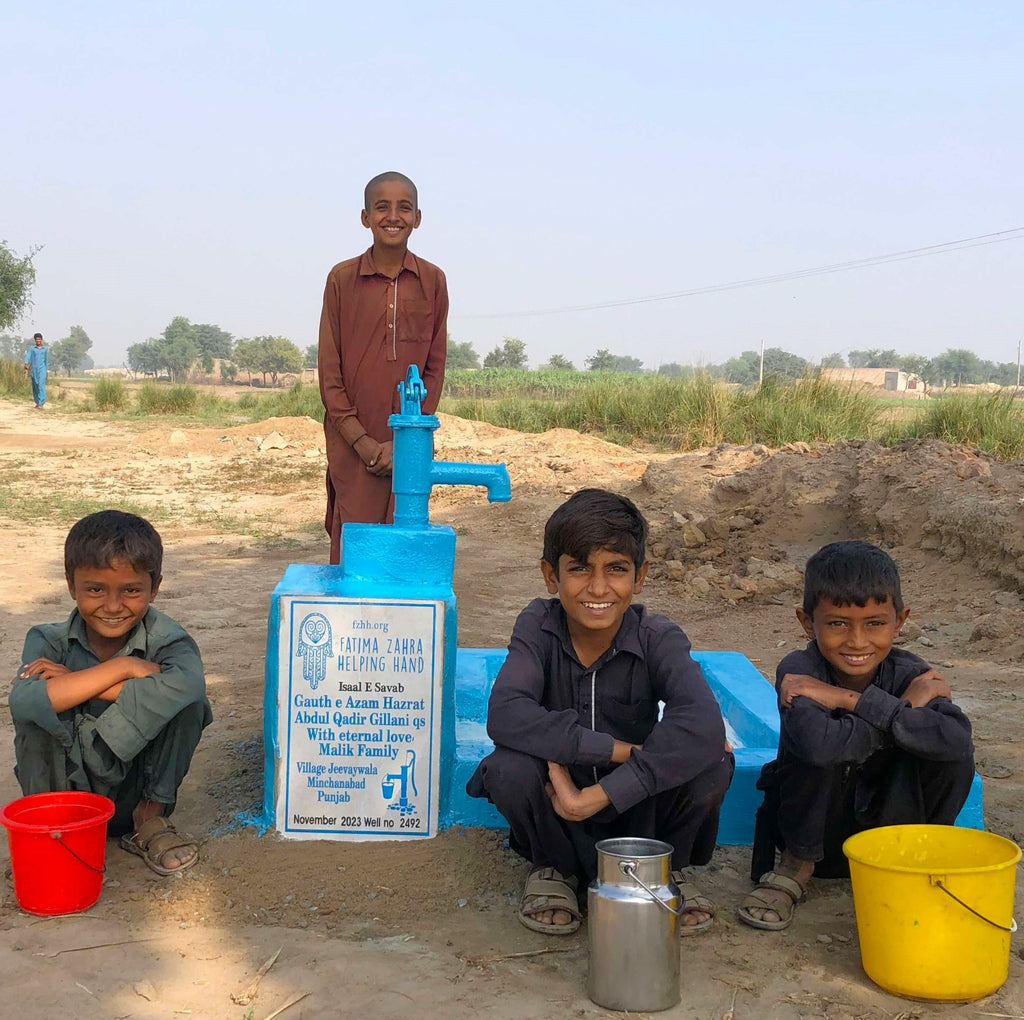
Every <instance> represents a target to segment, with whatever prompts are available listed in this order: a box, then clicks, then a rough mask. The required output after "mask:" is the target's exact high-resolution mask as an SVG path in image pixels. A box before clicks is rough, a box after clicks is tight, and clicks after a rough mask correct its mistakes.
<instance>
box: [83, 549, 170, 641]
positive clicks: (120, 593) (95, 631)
mask: <svg viewBox="0 0 1024 1020" xmlns="http://www.w3.org/2000/svg"><path fill="white" fill-rule="evenodd" d="M159 587H160V581H159V579H157V581H156V583H155V584H154V582H153V579H152V578H151V577H150V575H149V574H148V573H146V572H144V571H139V570H136V569H135V568H134V567H133V566H132V565H131V564H130V563H128V562H127V561H126V560H114V562H113V563H112V564H111V565H110V566H109V567H76V568H75V573H74V576H73V577H71V578H69V579H68V591H70V592H71V597H72V598H73V599H74V600H75V602H76V603H77V605H78V611H79V613H81V615H82V620H83V622H84V623H85V632H86V635H87V636H88V638H89V644H90V645H92V650H93V651H94V652H95V653H96V654H97V655H98V656H99V657H100V658H101V659H104V660H105V659H109V658H110V657H111V656H112V655H114V654H115V653H117V652H119V651H120V650H121V649H122V648H123V647H124V644H125V642H126V641H127V640H128V635H129V634H130V633H131V630H132V628H133V627H134V626H135V625H136V624H137V623H138V622H139V620H141V619H142V618H143V617H144V616H145V615H146V610H148V609H149V603H150V602H151V601H152V600H153V598H154V596H155V595H156V593H157V589H158V588H159Z"/></svg>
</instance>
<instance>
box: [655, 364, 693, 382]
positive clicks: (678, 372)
mask: <svg viewBox="0 0 1024 1020" xmlns="http://www.w3.org/2000/svg"><path fill="white" fill-rule="evenodd" d="M688 374H689V373H688V371H687V369H686V368H684V367H683V366H682V365H680V364H679V362H678V361H666V362H665V363H664V364H663V365H659V366H658V375H665V376H668V378H669V379H682V378H683V376H685V375H688Z"/></svg>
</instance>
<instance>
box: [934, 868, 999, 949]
mask: <svg viewBox="0 0 1024 1020" xmlns="http://www.w3.org/2000/svg"><path fill="white" fill-rule="evenodd" d="M928 878H929V880H930V882H931V884H932V885H935V886H938V887H939V888H940V889H941V890H942V891H943V892H944V893H945V894H946V895H947V896H948V897H949V898H950V899H953V900H956V901H957V903H959V904H960V906H961V907H963V908H964V910H969V911H970V912H971V913H972V914H974V916H975V917H980V918H981V919H982V920H983V921H984V922H985V923H986V924H990V925H992V927H993V928H998V929H999V930H1000V931H1006V932H1009V933H1010V934H1011V935H1012V934H1013V933H1014V932H1015V931H1016V930H1017V919H1016V918H1015V917H1011V918H1010V927H1009V928H1007V927H1006V926H1005V925H1002V924H997V923H996V922H995V921H993V920H992V919H991V918H990V917H986V916H985V915H984V914H979V913H978V911H977V910H975V909H974V907H972V906H970V905H968V904H967V903H964V901H963V900H962V899H960V897H959V896H957V895H955V894H954V893H952V892H950V891H949V889H948V888H946V886H945V884H944V881H945V878H946V876H945V875H929V876H928Z"/></svg>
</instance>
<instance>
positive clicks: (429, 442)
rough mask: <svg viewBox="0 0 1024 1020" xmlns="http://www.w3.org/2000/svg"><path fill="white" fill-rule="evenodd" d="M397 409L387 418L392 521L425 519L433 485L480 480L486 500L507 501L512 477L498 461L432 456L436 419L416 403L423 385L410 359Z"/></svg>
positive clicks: (421, 523)
mask: <svg viewBox="0 0 1024 1020" xmlns="http://www.w3.org/2000/svg"><path fill="white" fill-rule="evenodd" d="M398 392H399V396H400V399H401V406H402V412H401V414H393V415H391V417H390V418H389V419H388V424H389V425H390V426H391V429H392V432H393V434H394V437H395V448H394V458H393V467H392V472H391V491H392V492H393V493H394V494H395V526H396V527H399V528H425V527H427V526H428V525H429V524H430V518H429V516H428V513H427V504H428V501H429V499H430V490H431V489H432V488H433V487H434V486H435V485H482V486H484V487H485V488H486V489H487V499H488V500H489V501H490V502H491V503H507V502H508V501H509V500H510V499H511V498H512V483H511V482H510V480H509V477H508V471H507V469H506V468H505V465H504V464H460V463H455V462H453V461H443V460H441V461H437V460H434V440H433V433H434V432H435V431H436V430H437V428H438V426H439V425H440V424H441V423H440V421H439V420H438V418H437V416H436V415H433V414H423V412H422V410H421V409H420V404H421V402H422V400H423V398H424V397H425V396H426V393H427V391H426V389H425V388H424V386H423V381H422V380H421V379H420V374H419V371H418V369H417V368H416V366H415V365H410V366H409V369H408V371H407V372H406V377H405V382H404V383H403V384H401V385H400V386H399V387H398Z"/></svg>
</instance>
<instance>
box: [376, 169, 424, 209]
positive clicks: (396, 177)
mask: <svg viewBox="0 0 1024 1020" xmlns="http://www.w3.org/2000/svg"><path fill="white" fill-rule="evenodd" d="M390 181H398V182H399V183H400V184H405V185H407V186H408V187H409V190H410V191H411V192H412V203H413V206H414V208H416V209H418V208H419V207H420V200H419V195H417V193H416V185H415V184H413V182H412V181H411V180H409V178H408V177H406V176H405V174H400V173H399V172H398V171H397V170H388V171H387V172H386V173H382V174H377V176H376V177H374V178H373V179H372V180H371V181H370V182H369V183H368V184H367V185H366V187H365V188H364V189H363V208H364V209H365V210H366V211H367V212H369V211H370V195H371V193H372V192H373V189H374V188H375V187H377V185H378V184H384V183H386V182H390Z"/></svg>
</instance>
